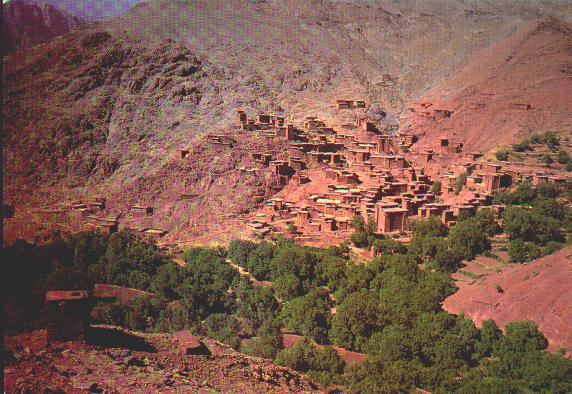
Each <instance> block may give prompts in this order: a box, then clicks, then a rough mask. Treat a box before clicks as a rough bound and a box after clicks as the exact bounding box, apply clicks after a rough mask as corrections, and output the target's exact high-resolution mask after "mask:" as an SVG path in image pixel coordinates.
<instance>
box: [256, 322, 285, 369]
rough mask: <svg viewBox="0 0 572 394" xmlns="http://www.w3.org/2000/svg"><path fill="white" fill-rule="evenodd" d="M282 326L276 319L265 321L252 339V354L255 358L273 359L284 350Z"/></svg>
mask: <svg viewBox="0 0 572 394" xmlns="http://www.w3.org/2000/svg"><path fill="white" fill-rule="evenodd" d="M281 329H282V325H281V324H280V323H279V321H278V320H277V319H268V320H266V321H265V322H264V323H263V324H262V325H261V326H260V328H259V329H258V332H257V334H256V337H255V338H253V339H252V354H253V355H254V356H256V357H263V358H269V359H274V358H276V355H277V354H278V352H279V351H281V350H282V349H284V335H283V334H282V331H281Z"/></svg>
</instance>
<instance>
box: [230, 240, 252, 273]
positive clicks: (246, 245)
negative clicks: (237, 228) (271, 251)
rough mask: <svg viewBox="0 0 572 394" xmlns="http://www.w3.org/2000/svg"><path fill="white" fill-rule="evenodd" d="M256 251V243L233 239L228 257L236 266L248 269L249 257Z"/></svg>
mask: <svg viewBox="0 0 572 394" xmlns="http://www.w3.org/2000/svg"><path fill="white" fill-rule="evenodd" d="M254 249H256V244H255V243H254V242H251V241H243V240H240V239H233V240H232V241H230V243H229V244H228V254H227V257H228V258H229V259H230V260H232V262H233V263H235V264H236V265H239V266H241V267H242V268H244V269H247V260H248V256H249V255H250V253H251V252H252V251H253V250H254Z"/></svg>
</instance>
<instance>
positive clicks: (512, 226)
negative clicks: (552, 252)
mask: <svg viewBox="0 0 572 394" xmlns="http://www.w3.org/2000/svg"><path fill="white" fill-rule="evenodd" d="M503 219H504V223H505V224H504V231H505V233H506V234H508V235H509V237H510V238H511V239H513V240H514V239H521V240H522V241H525V242H533V243H535V244H538V245H545V244H547V243H548V242H550V241H557V240H561V239H562V237H561V236H560V234H559V230H558V229H559V227H560V226H559V222H558V220H557V219H554V218H553V217H550V216H547V215H545V214H543V213H542V212H540V211H538V210H536V209H526V208H521V207H508V208H507V210H506V211H505V212H504V213H503Z"/></svg>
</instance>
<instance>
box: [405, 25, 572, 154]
mask: <svg viewBox="0 0 572 394" xmlns="http://www.w3.org/2000/svg"><path fill="white" fill-rule="evenodd" d="M571 46H572V27H571V26H570V24H568V23H566V22H563V21H560V20H558V19H555V18H547V19H544V20H542V21H540V22H535V23H533V24H531V25H530V26H529V28H527V29H523V30H521V31H519V32H517V33H515V34H513V35H511V36H510V37H508V38H507V39H505V40H503V41H501V42H499V43H497V44H496V45H494V46H492V47H490V48H487V49H485V50H482V51H479V52H477V53H475V54H474V55H473V56H471V57H470V58H469V59H468V60H467V61H466V62H465V65H464V67H463V69H462V70H461V72H459V73H457V74H455V75H454V76H453V77H452V78H450V79H448V80H446V81H444V82H443V83H441V84H440V85H437V86H436V87H435V88H434V89H432V90H431V92H430V93H429V94H428V95H426V96H425V97H423V98H422V99H419V100H417V101H416V102H415V103H414V104H412V105H411V108H410V110H411V111H412V113H411V114H410V117H409V123H410V127H411V129H412V130H413V131H414V132H416V133H417V134H419V136H420V142H419V144H417V147H416V150H420V149H422V148H434V147H436V145H437V144H439V138H441V137H447V138H449V139H450V140H453V141H458V142H463V143H464V148H463V151H465V152H471V151H481V152H487V151H489V150H491V149H493V148H495V147H496V146H498V145H502V144H510V143H514V142H517V141H520V140H521V139H523V138H525V137H526V136H528V135H530V134H532V133H535V132H542V131H546V130H553V131H555V132H557V133H562V134H566V135H570V130H571V128H572V120H571V118H570V108H572V95H570V91H572V78H570V75H571V74H572V67H571V64H572V52H570V47H571ZM429 103H430V104H431V105H429ZM421 104H425V105H426V106H427V107H426V109H423V108H422V106H421ZM527 105H528V106H529V107H527ZM527 108H528V109H527ZM435 109H444V110H449V111H453V112H452V114H451V115H450V117H444V118H442V119H437V120H436V119H434V118H433V117H431V116H423V114H422V112H423V111H424V110H426V111H429V112H432V111H433V110H435Z"/></svg>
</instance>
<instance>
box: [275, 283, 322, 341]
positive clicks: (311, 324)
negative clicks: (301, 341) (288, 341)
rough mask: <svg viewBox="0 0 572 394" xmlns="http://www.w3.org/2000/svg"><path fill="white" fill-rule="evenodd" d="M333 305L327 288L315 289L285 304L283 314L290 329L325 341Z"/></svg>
mask: <svg viewBox="0 0 572 394" xmlns="http://www.w3.org/2000/svg"><path fill="white" fill-rule="evenodd" d="M331 306H332V302H331V301H330V294H329V293H328V291H327V290H325V289H313V290H311V291H310V292H309V293H308V294H306V295H304V296H303V297H299V298H295V299H293V300H292V301H290V302H289V303H287V304H286V305H284V307H283V309H282V314H281V316H282V319H283V320H284V322H285V325H286V327H287V328H288V329H290V330H294V331H295V332H297V333H299V334H300V335H303V336H305V337H308V338H311V339H313V340H314V341H316V342H318V343H325V342H326V341H327V339H328V329H329V327H330V323H331V320H332V314H331V313H330V308H331Z"/></svg>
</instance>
